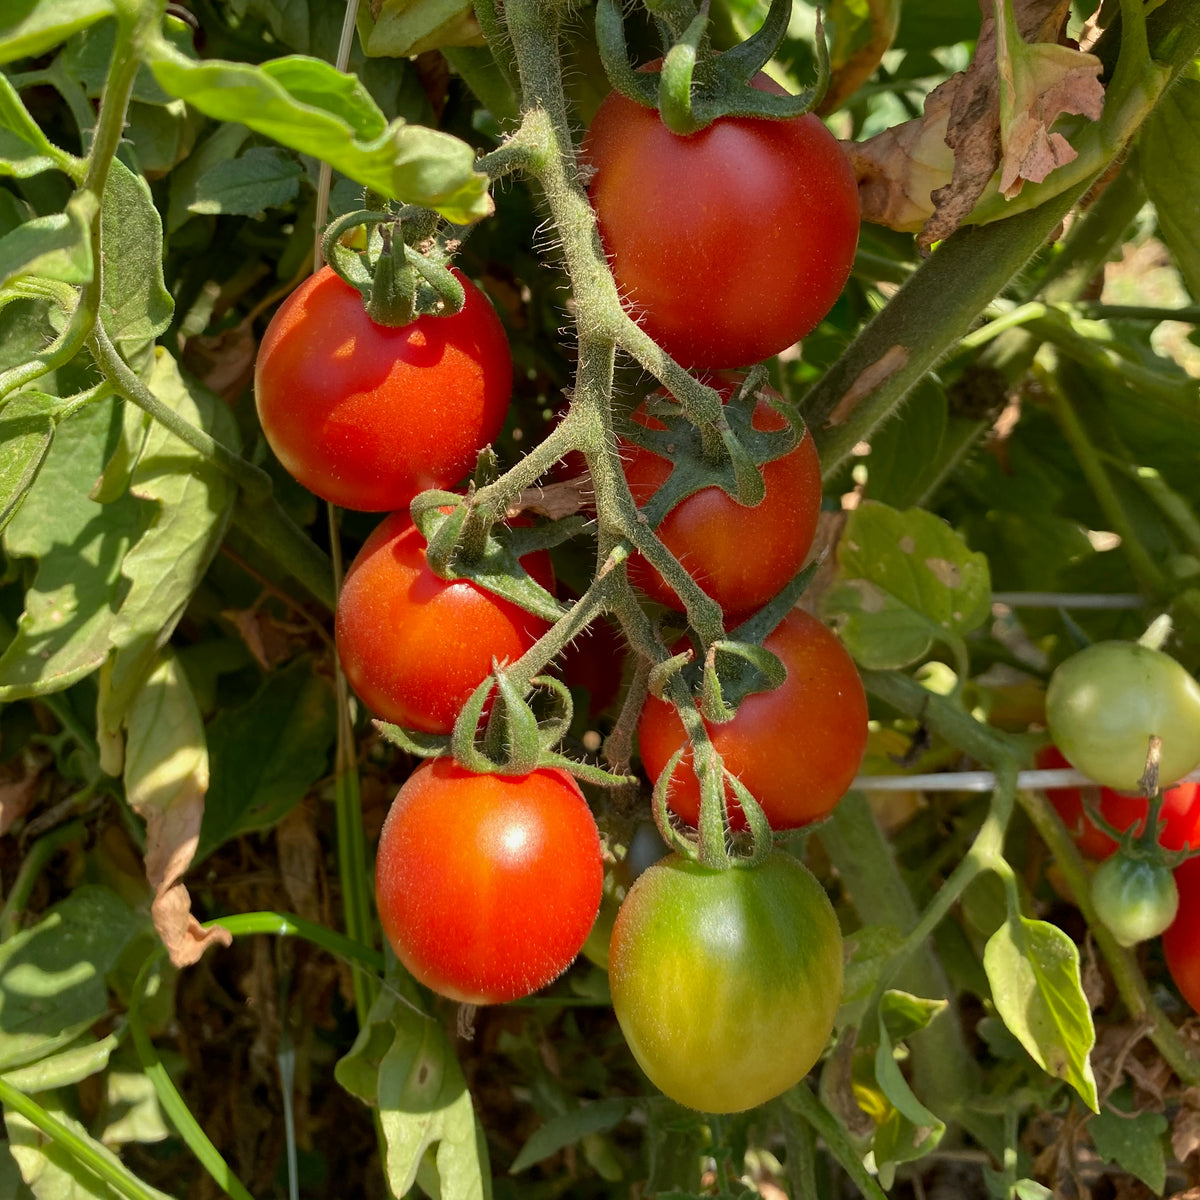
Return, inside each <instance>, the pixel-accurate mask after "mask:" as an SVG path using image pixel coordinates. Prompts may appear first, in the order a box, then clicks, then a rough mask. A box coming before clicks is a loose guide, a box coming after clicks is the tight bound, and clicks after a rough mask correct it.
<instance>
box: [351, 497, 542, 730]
mask: <svg viewBox="0 0 1200 1200" xmlns="http://www.w3.org/2000/svg"><path fill="white" fill-rule="evenodd" d="M521 561H522V564H523V565H524V566H525V568H526V569H527V570H528V571H529V573H530V574H531V575H532V576H533V577H534V578H535V579H536V580H537V581H538V582H539V583H540V584H542V586H543V587H546V588H547V589H551V588H553V586H554V576H553V569H552V568H551V566H550V559H549V556H548V555H547V554H546V553H545V552H544V551H539V552H537V553H535V554H529V555H526V556H525V558H524V559H522V560H521ZM548 628H549V625H548V623H547V622H546V621H544V620H542V619H541V618H540V617H536V616H534V615H533V614H532V613H530V612H527V611H526V610H525V609H523V608H521V607H520V606H519V605H516V604H514V603H513V602H512V601H511V600H505V599H504V598H502V597H500V596H496V595H494V594H492V593H491V592H488V591H485V590H484V589H483V588H481V587H479V586H477V585H476V584H474V583H472V582H471V581H470V580H468V579H456V580H446V579H441V578H439V577H438V576H437V575H435V574H434V573H433V571H432V570H431V569H430V567H429V564H428V563H427V562H426V561H425V539H424V538H423V537H422V536H421V531H420V530H419V529H417V527H416V526H415V525H414V524H413V523H412V520H411V519H410V518H409V516H408V514H407V513H403V512H399V513H393V514H392V515H391V516H390V517H386V518H384V520H383V521H381V522H380V523H379V525H378V526H376V528H375V529H374V530H373V531H372V533H371V535H370V536H369V537H368V538H367V540H366V541H365V542H364V543H363V546H362V549H361V550H360V551H359V552H358V554H357V556H356V557H355V559H354V561H353V562H352V563H351V564H350V569H349V570H348V571H347V572H346V578H345V580H344V581H343V583H342V590H341V594H340V595H339V597H338V604H337V617H336V621H335V631H336V638H337V651H338V657H339V658H340V660H341V663H342V670H344V671H345V672H346V678H347V679H348V680H349V682H350V686H351V687H352V688H353V689H354V690H355V692H356V693H357V694H358V697H359V699H360V700H362V702H363V703H364V704H365V705H366V706H367V708H369V709H370V710H371V711H372V712H373V713H375V715H376V716H379V717H382V718H383V719H384V720H385V721H391V722H393V723H394V724H396V725H403V726H405V727H406V728H409V729H416V730H420V731H422V732H425V733H449V732H450V731H451V729H453V728H454V720H455V718H456V717H457V716H458V712H459V709H461V708H462V706H463V703H464V702H465V701H466V699H467V697H468V696H469V695H470V694H471V693H472V692H473V691H474V690H475V688H476V687H478V686H479V684H480V683H482V682H483V680H484V679H485V678H486V677H487V675H488V674H489V672H490V671H491V669H492V663H493V661H496V662H511V661H513V660H515V659H517V658H520V656H521V655H522V654H523V653H524V652H525V651H526V650H528V649H529V647H530V646H532V645H533V643H534V642H535V641H536V640H537V639H538V638H539V637H540V636H541V635H542V634H543V633H545V631H546V630H547V629H548Z"/></svg>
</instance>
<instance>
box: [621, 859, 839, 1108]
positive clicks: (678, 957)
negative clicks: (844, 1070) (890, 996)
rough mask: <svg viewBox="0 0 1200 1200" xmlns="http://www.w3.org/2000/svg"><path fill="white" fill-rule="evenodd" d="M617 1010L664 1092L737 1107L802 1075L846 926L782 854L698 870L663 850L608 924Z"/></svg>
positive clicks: (835, 991)
mask: <svg viewBox="0 0 1200 1200" xmlns="http://www.w3.org/2000/svg"><path fill="white" fill-rule="evenodd" d="M608 972H609V975H608V978H609V986H610V987H611V989H612V999H613V1009H614V1010H615V1012H616V1014H617V1020H618V1021H619V1022H620V1025H621V1030H622V1032H623V1033H624V1034H625V1040H626V1041H627V1042H628V1043H629V1048H630V1049H631V1050H632V1051H633V1056H634V1057H635V1058H636V1059H637V1061H638V1063H639V1064H640V1065H641V1068H642V1070H644V1071H645V1072H646V1074H647V1075H648V1076H649V1077H650V1080H651V1082H652V1083H654V1084H655V1085H656V1086H657V1087H658V1088H660V1089H661V1090H662V1091H663V1092H664V1093H665V1094H666V1095H668V1096H669V1097H670V1098H671V1099H672V1100H675V1101H677V1102H678V1103H680V1104H683V1105H686V1106H687V1107H688V1108H695V1109H699V1110H701V1111H702V1112H713V1113H728V1112H742V1111H743V1110H745V1109H748V1108H754V1107H755V1106H756V1105H759V1104H764V1103H765V1102H766V1101H768V1100H770V1099H772V1098H773V1097H775V1096H778V1095H780V1094H781V1093H782V1092H784V1091H786V1090H787V1089H788V1088H790V1087H792V1086H793V1085H795V1084H797V1083H799V1082H800V1080H801V1079H803V1078H804V1076H805V1075H807V1074H808V1072H809V1070H810V1069H811V1067H812V1066H813V1064H814V1063H815V1062H816V1061H817V1059H818V1058H820V1056H821V1052H822V1050H823V1049H824V1048H825V1045H826V1042H827V1041H828V1039H829V1035H830V1032H831V1031H832V1029H833V1020H834V1016H835V1015H836V1013H837V1009H838V1004H839V1002H840V1000H841V994H842V935H841V931H840V930H839V928H838V923H837V917H836V916H835V915H834V912H833V907H832V905H831V904H830V903H829V899H828V897H827V896H826V895H825V892H824V889H823V888H822V887H821V885H820V884H819V883H818V882H817V880H816V879H815V878H814V877H813V875H812V874H811V872H809V871H808V870H807V868H806V867H805V866H804V865H803V864H802V863H801V862H799V861H798V860H797V859H795V858H793V857H792V856H791V855H789V854H785V853H784V852H783V851H780V850H776V851H773V852H772V853H771V854H770V855H769V856H768V857H767V858H766V859H765V860H764V861H763V862H762V863H760V864H759V865H757V866H734V867H730V868H728V869H726V870H713V869H711V868H708V867H702V866H701V865H700V864H699V863H696V862H693V861H692V860H691V859H689V858H685V857H683V856H682V855H680V854H671V855H668V856H667V857H666V858H664V859H663V860H662V861H661V862H659V863H656V864H655V865H654V866H652V867H650V868H648V869H647V870H646V871H645V873H644V874H643V875H642V876H641V877H640V878H639V879H638V880H637V882H636V883H635V884H634V885H633V887H632V888H631V889H630V890H629V895H628V896H626V897H625V902H624V904H622V905H621V911H620V912H619V913H618V914H617V921H616V925H615V926H614V928H613V936H612V943H611V946H610V952H609V966H608Z"/></svg>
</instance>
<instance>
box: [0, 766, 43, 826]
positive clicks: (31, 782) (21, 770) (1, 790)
mask: <svg viewBox="0 0 1200 1200" xmlns="http://www.w3.org/2000/svg"><path fill="white" fill-rule="evenodd" d="M41 777H42V773H41V769H40V768H39V767H38V765H37V763H36V762H35V761H34V760H33V759H32V758H30V757H23V758H22V759H21V761H20V762H19V763H12V764H11V765H10V764H6V765H5V766H4V767H3V768H0V837H3V836H4V834H6V833H7V832H8V831H9V830H10V829H11V828H12V827H13V825H14V824H15V823H16V822H17V821H19V820H20V819H21V818H22V817H23V816H24V815H25V814H26V813H27V812H28V811H29V806H30V805H31V804H32V803H33V799H34V797H35V796H36V795H37V790H38V783H39V782H40V780H41Z"/></svg>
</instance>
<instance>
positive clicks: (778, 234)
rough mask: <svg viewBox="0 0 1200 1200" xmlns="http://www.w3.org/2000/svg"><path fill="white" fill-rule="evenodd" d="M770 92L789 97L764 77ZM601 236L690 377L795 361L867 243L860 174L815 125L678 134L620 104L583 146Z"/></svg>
mask: <svg viewBox="0 0 1200 1200" xmlns="http://www.w3.org/2000/svg"><path fill="white" fill-rule="evenodd" d="M756 86H761V87H762V88H763V90H767V91H779V88H778V87H777V86H776V85H775V84H773V83H771V81H770V80H767V79H766V77H765V76H760V77H759V79H758V80H757V81H756ZM583 157H584V159H585V160H586V162H587V164H588V165H589V166H590V167H591V168H592V169H593V171H594V175H593V177H592V180H591V184H590V187H589V194H590V196H591V201H592V206H593V207H594V208H595V210H596V216H597V218H598V223H599V229H600V238H601V241H602V242H603V243H604V248H605V250H606V251H607V252H608V255H609V259H610V261H611V264H612V270H613V275H614V277H615V278H616V281H617V286H618V287H619V288H620V291H621V295H622V297H623V298H624V299H625V301H626V303H627V304H628V305H629V308H630V310H631V311H632V312H634V313H636V314H637V316H638V318H639V320H640V321H641V323H642V324H643V326H644V328H645V330H646V332H647V333H649V334H650V336H651V337H653V338H654V340H655V341H656V342H658V343H659V344H660V345H661V346H662V347H663V349H664V350H666V351H667V352H668V353H669V354H671V355H672V356H673V357H674V358H676V359H677V360H678V361H679V362H681V363H683V364H684V365H685V366H689V367H717V368H722V367H741V366H746V365H749V364H751V363H755V362H759V361H761V360H762V359H764V358H769V357H770V356H771V355H773V354H778V353H779V351H781V350H785V349H787V347H788V346H790V345H792V344H793V343H794V342H796V341H797V340H798V339H800V338H802V337H804V335H805V334H807V333H809V332H810V331H811V330H812V329H814V328H815V327H816V326H817V324H818V323H819V322H820V320H821V318H822V317H824V316H825V314H826V313H827V312H828V311H829V310H830V308H832V307H833V304H834V301H836V300H837V298H838V296H839V295H840V294H841V291H842V288H843V287H845V285H846V280H847V278H848V277H849V275H850V267H851V265H852V263H853V261H854V250H855V246H856V244H857V241H858V225H859V202H858V187H857V185H856V183H855V179H854V172H853V170H852V169H851V167H850V163H849V161H848V160H847V158H846V156H845V154H844V153H843V152H842V149H841V147H840V146H839V145H838V143H837V139H836V138H835V137H834V136H833V134H831V133H830V132H829V130H828V129H826V128H825V126H824V125H822V124H821V122H820V121H819V120H818V119H817V118H816V117H815V116H813V115H812V114H808V115H806V116H803V117H795V118H793V119H791V120H787V121H770V120H765V119H763V118H758V117H722V118H720V119H719V120H717V121H714V122H713V123H712V124H711V125H709V126H708V127H707V128H706V129H702V130H701V131H700V132H699V133H693V134H690V135H688V136H686V137H683V136H680V135H679V134H675V133H672V132H671V131H670V130H669V129H667V127H666V126H665V125H664V124H663V123H662V120H661V118H660V117H659V114H658V112H657V111H656V110H655V109H651V108H643V107H642V106H641V105H640V104H636V103H634V101H632V100H629V99H627V98H626V97H624V96H622V95H621V94H620V93H619V92H612V93H611V94H610V95H609V96H608V97H607V98H606V99H605V100H604V102H603V103H602V104H601V105H600V108H599V109H598V110H597V112H596V116H595V118H594V120H593V121H592V124H591V128H590V129H589V130H588V132H587V136H586V137H585V138H584V142H583Z"/></svg>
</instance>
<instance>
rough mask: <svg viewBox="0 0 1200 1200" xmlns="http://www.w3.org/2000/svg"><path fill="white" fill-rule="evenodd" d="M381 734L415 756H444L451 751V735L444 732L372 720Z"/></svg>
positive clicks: (386, 739) (394, 744)
mask: <svg viewBox="0 0 1200 1200" xmlns="http://www.w3.org/2000/svg"><path fill="white" fill-rule="evenodd" d="M371 723H372V724H373V725H374V726H375V728H376V729H378V730H379V733H380V735H381V736H382V737H383V739H384V740H385V741H387V742H390V743H391V744H392V745H393V746H398V747H399V748H400V749H401V750H403V751H404V753H405V754H411V755H412V756H413V757H414V758H444V757H445V756H446V755H447V754H449V753H450V737H449V735H448V734H444V733H422V732H420V731H419V730H416V729H405V728H404V727H403V726H401V725H392V724H391V723H390V722H388V721H372V722H371Z"/></svg>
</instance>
